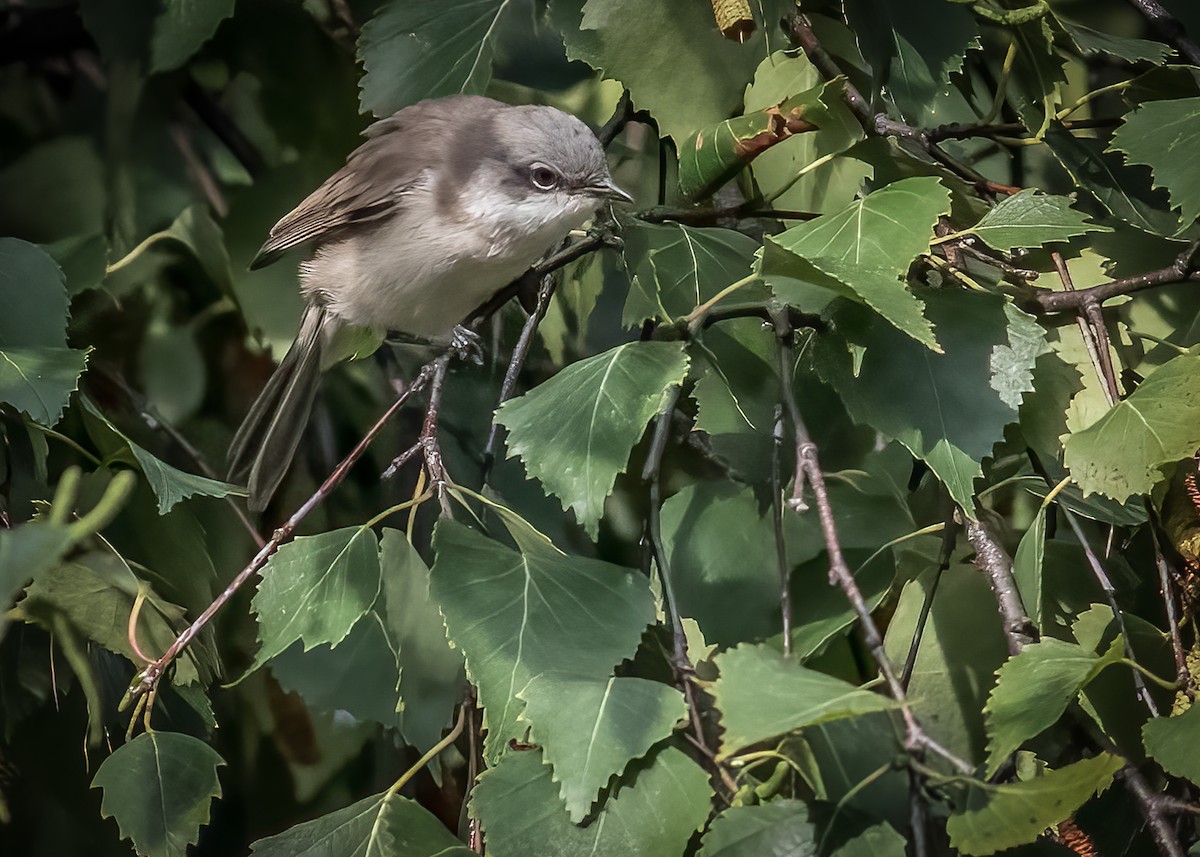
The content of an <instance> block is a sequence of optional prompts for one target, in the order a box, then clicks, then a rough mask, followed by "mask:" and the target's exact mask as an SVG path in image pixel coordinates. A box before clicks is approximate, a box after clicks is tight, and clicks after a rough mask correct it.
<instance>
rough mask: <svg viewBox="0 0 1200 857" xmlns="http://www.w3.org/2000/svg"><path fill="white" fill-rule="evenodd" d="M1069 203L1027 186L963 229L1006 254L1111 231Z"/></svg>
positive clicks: (1067, 199)
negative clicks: (1016, 249) (1086, 234)
mask: <svg viewBox="0 0 1200 857" xmlns="http://www.w3.org/2000/svg"><path fill="white" fill-rule="evenodd" d="M1071 203H1072V200H1071V199H1070V198H1068V197H1065V196H1052V195H1050V194H1044V193H1039V192H1038V191H1037V190H1036V189H1034V188H1026V189H1025V190H1022V191H1021V192H1020V193H1016V194H1013V195H1012V196H1008V197H1005V198H1004V199H1002V200H1001V201H1000V202H999V203H998V204H997V205H996V206H995V208H991V209H988V212H987V214H985V215H984V216H983V219H982V220H980V221H979V222H978V223H976V224H975V225H974V226H972V227H971V228H970V229H966V230H963V231H964V232H970V233H971V234H973V235H976V236H978V237H979V238H980V239H981V240H983V242H984V243H986V244H987V245H988V246H989V247H992V248H994V249H996V250H1000V251H1002V252H1005V253H1007V252H1009V251H1010V250H1012V249H1014V248H1017V247H1041V246H1043V245H1045V244H1051V243H1054V242H1058V241H1066V240H1067V239H1069V238H1072V237H1074V236H1076V235H1083V234H1084V233H1086V232H1112V230H1111V229H1109V228H1108V227H1107V226H1100V225H1099V224H1095V223H1090V222H1088V219H1087V215H1085V214H1083V213H1082V212H1080V211H1076V210H1075V209H1073V208H1071Z"/></svg>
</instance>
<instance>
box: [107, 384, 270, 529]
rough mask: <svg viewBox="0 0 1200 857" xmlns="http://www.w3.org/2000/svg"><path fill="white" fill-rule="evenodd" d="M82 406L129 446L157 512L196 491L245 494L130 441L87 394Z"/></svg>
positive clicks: (165, 510)
mask: <svg viewBox="0 0 1200 857" xmlns="http://www.w3.org/2000/svg"><path fill="white" fill-rule="evenodd" d="M83 406H84V408H86V409H87V411H88V413H90V414H91V415H92V416H94V417H96V419H98V420H100V421H101V422H102V423H103V424H104V425H105V427H106V428H108V429H109V430H110V431H111V432H112V433H113V434H115V435H116V436H117V437H118V438H120V439H121V441H123V442H124V443H125V444H127V445H128V446H129V451H130V453H132V455H133V458H134V460H135V461H137V464H138V468H139V469H140V470H141V471H142V475H143V476H145V477H146V481H147V482H149V483H150V488H151V490H153V491H154V496H155V497H156V498H157V499H158V514H160V515H165V514H167V513H168V512H170V511H171V509H173V508H175V504H176V503H178V502H179V501H181V500H186V499H187V498H188V497H193V496H195V495H197V494H199V495H201V496H204V497H228V496H230V495H231V494H232V495H235V496H238V497H244V496H245V495H246V491H245V489H243V488H239V487H238V486H237V485H231V484H229V483H228V482H220V481H218V480H216V479H209V478H207V477H204V476H197V475H196V474H194V473H187V472H186V471H183V470H180V469H179V468H177V467H172V466H171V465H169V464H167V463H166V462H165V461H163V460H161V459H159V458H157V457H156V456H155V455H153V454H152V453H150V452H148V451H147V450H145V449H142V447H140V446H138V445H137V444H136V443H134V442H133V441H132V440H130V439H129V437H128V436H127V435H126V434H125V433H124V432H122V431H121V430H120V429H118V428H117V427H116V426H115V425H113V423H112V421H111V420H109V418H108V417H106V416H105V415H104V413H103V412H102V411H101V410H100V408H99V407H97V405H96V403H95V402H93V401H92V400H91V399H90V398H88V397H87V396H84V397H83Z"/></svg>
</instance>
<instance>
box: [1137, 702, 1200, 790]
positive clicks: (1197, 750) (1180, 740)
mask: <svg viewBox="0 0 1200 857" xmlns="http://www.w3.org/2000/svg"><path fill="white" fill-rule="evenodd" d="M1142 741H1143V743H1145V745H1146V752H1147V753H1148V754H1149V755H1150V757H1151V758H1153V759H1154V761H1156V762H1158V764H1160V765H1162V769H1163V770H1164V771H1166V772H1167V773H1168V774H1170V775H1171V776H1173V777H1183V778H1185V779H1188V780H1191V781H1192V782H1193V783H1200V705H1195V704H1193V705H1191V706H1189V707H1188V709H1187V711H1185V712H1183V713H1182V714H1177V715H1175V716H1174V717H1153V718H1151V719H1150V720H1147V721H1146V725H1145V726H1143V727H1142Z"/></svg>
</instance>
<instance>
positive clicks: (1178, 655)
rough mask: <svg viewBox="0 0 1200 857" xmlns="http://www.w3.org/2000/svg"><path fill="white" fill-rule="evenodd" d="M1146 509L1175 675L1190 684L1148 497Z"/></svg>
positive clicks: (1186, 684) (1168, 579) (1183, 682)
mask: <svg viewBox="0 0 1200 857" xmlns="http://www.w3.org/2000/svg"><path fill="white" fill-rule="evenodd" d="M1146 506H1147V510H1148V511H1149V512H1150V513H1151V521H1152V522H1154V526H1151V527H1150V538H1151V539H1152V540H1153V543H1154V565H1155V568H1157V569H1158V587H1159V592H1160V593H1161V594H1162V600H1163V607H1164V608H1165V610H1166V614H1167V627H1168V628H1169V629H1170V632H1171V652H1172V654H1174V656H1175V677H1176V679H1177V680H1178V681H1179V683H1180V687H1188V686H1189V685H1190V684H1191V674H1190V673H1189V672H1188V668H1187V654H1186V653H1185V652H1184V650H1183V636H1182V634H1180V631H1179V613H1178V612H1177V611H1176V609H1175V593H1174V591H1173V588H1172V586H1171V570H1170V568H1169V567H1168V566H1167V557H1166V555H1165V554H1164V553H1163V549H1162V544H1161V543H1160V542H1159V540H1158V526H1157V521H1155V520H1154V516H1153V512H1154V509H1153V507H1152V506H1151V504H1150V501H1149V499H1147V500H1146Z"/></svg>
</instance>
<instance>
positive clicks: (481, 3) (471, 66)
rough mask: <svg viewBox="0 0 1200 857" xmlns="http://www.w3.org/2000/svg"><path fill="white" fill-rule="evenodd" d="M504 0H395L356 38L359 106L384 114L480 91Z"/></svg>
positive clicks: (487, 74)
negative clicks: (361, 72) (360, 69)
mask: <svg viewBox="0 0 1200 857" xmlns="http://www.w3.org/2000/svg"><path fill="white" fill-rule="evenodd" d="M509 5H510V0H396V2H391V3H388V4H387V5H385V6H383V7H382V8H381V9H380V10H379V11H378V12H377V13H376V15H375V17H374V18H372V19H371V20H370V21H368V22H367V23H366V24H364V25H363V28H362V33H361V35H360V36H359V38H358V61H359V62H360V63H362V66H363V69H364V70H365V72H366V73H365V74H364V75H363V76H362V79H361V80H360V81H359V87H360V88H361V90H362V96H361V102H362V108H363V110H364V111H367V112H370V113H373V114H374V115H375V116H377V117H383V116H390V115H391V114H392V113H395V112H396V111H397V110H399V109H400V108H402V107H407V106H408V105H410V104H416V103H417V102H418V101H421V100H422V99H425V98H439V97H441V96H443V95H454V94H457V93H464V94H468V95H478V94H480V93H482V92H483V91H484V90H485V89H486V88H487V85H488V82H489V81H490V80H491V79H492V52H493V50H494V47H495V45H494V42H495V35H496V23H497V21H498V20H499V19H500V16H501V15H502V14H503V13H504V10H505V9H506V8H507V7H508V6H509Z"/></svg>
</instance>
